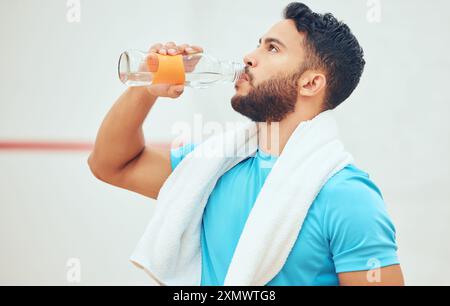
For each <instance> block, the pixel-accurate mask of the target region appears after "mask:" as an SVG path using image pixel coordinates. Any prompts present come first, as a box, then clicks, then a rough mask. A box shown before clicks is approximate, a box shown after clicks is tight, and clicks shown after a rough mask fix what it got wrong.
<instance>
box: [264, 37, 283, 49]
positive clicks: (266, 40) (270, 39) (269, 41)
mask: <svg viewBox="0 0 450 306" xmlns="http://www.w3.org/2000/svg"><path fill="white" fill-rule="evenodd" d="M261 41H262V38H260V39H259V43H260V44H261ZM273 42H274V43H277V44H279V45H280V46H282V47H283V48H285V49H287V48H286V45H285V44H283V43H282V42H281V40H279V39H277V38H273V37H267V38H266V39H265V40H264V43H266V44H269V43H273Z"/></svg>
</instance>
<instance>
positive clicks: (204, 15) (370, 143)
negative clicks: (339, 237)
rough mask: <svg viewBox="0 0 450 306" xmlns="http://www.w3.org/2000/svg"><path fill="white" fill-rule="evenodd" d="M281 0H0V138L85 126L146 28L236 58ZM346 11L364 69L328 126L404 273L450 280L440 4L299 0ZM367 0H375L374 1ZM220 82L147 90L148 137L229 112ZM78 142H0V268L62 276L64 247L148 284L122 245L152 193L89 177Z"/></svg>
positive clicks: (17, 280) (86, 132)
mask: <svg viewBox="0 0 450 306" xmlns="http://www.w3.org/2000/svg"><path fill="white" fill-rule="evenodd" d="M289 2H290V1H269V0H264V1H261V0H259V1H256V0H251V1H249V0H247V1H241V2H235V1H206V0H190V1H186V0H174V1H170V2H162V1H148V0H147V1H145V0H129V1H106V0H89V1H83V0H82V1H81V20H80V22H79V23H69V22H67V19H66V14H67V11H68V8H67V6H66V3H67V2H66V1H63V0H61V1H56V0H47V1H45V2H43V1H33V0H15V1H12V0H9V1H6V0H3V1H1V2H0V38H1V48H0V67H2V72H3V73H2V74H0V84H1V85H0V86H1V87H0V88H1V90H0V142H1V141H2V140H12V139H16V140H28V139H32V140H33V139H35V140H61V139H62V140H74V141H75V140H86V141H92V140H94V138H95V135H96V132H97V129H98V127H99V124H100V122H101V120H102V118H103V117H104V115H105V114H106V112H107V111H108V109H109V108H110V107H111V105H112V103H113V102H114V100H115V99H116V98H117V97H118V95H120V93H121V92H122V91H123V90H124V87H123V85H122V84H120V82H119V81H118V79H117V59H118V55H119V54H120V53H121V52H122V51H123V50H125V49H128V48H134V49H147V48H148V47H149V46H150V45H151V44H153V43H154V42H166V41H170V40H174V41H176V42H180V43H182V42H188V43H195V44H200V45H202V46H203V47H204V48H205V49H206V50H207V51H208V52H209V53H212V54H214V55H216V56H217V57H220V58H224V59H225V58H228V59H237V60H241V59H242V57H243V55H244V54H245V53H246V52H249V51H251V50H252V49H253V48H254V47H255V46H256V44H257V40H258V39H259V37H260V36H261V35H263V34H264V33H265V32H266V31H267V30H268V29H269V28H270V26H271V25H272V24H273V23H275V22H277V21H278V20H279V19H280V18H281V12H282V9H283V8H284V7H285V5H286V4H288V3H289ZM305 2H306V3H307V4H309V5H310V6H311V8H313V9H315V10H317V11H321V12H324V11H330V12H333V13H334V14H335V15H336V16H337V17H338V18H340V19H343V20H344V21H345V22H347V23H348V24H349V26H350V27H351V28H352V30H353V32H354V33H355V34H356V35H357V37H358V38H359V40H360V43H361V44H362V45H363V47H364V49H365V53H366V61H367V66H366V71H365V73H364V76H363V79H362V81H361V84H360V86H359V87H358V89H357V90H356V91H355V93H354V95H353V96H352V97H351V98H350V99H349V100H348V101H347V102H345V104H343V105H342V107H340V108H339V111H338V112H337V113H338V119H339V123H340V126H341V134H342V136H343V138H344V140H345V142H346V145H347V147H348V148H349V150H350V151H351V152H352V153H353V154H354V156H355V158H356V160H357V164H358V165H359V166H360V167H361V168H363V169H364V170H366V171H367V172H368V173H370V174H371V176H372V178H373V180H374V181H375V182H376V183H377V184H378V185H379V187H380V188H381V189H382V191H383V193H384V197H385V199H386V202H387V204H388V206H389V211H390V213H391V215H392V217H393V219H394V222H395V225H396V227H397V231H398V242H399V254H400V259H401V261H402V265H403V269H404V272H405V276H406V280H407V282H408V284H424V285H432V284H447V285H449V284H450V281H449V279H448V278H447V275H448V274H449V273H450V265H448V264H447V260H446V259H447V258H448V257H449V256H450V243H449V239H448V234H450V225H449V224H448V222H447V220H448V219H449V217H450V208H449V204H450V203H449V198H450V197H449V196H450V194H449V189H448V188H447V186H448V184H449V183H450V182H449V169H450V162H449V158H448V156H450V137H449V131H450V123H449V121H448V120H445V116H447V115H448V114H449V113H450V103H449V102H450V101H449V98H448V96H447V82H448V72H449V70H450V69H449V68H450V59H449V57H448V56H447V54H448V52H449V50H448V49H449V46H450V35H448V29H450V20H449V19H448V18H446V15H445V12H447V11H448V10H449V9H450V4H449V3H448V1H445V0H434V1H429V2H425V1H418V0H414V1H409V0H395V1H391V0H390V1H387V0H382V1H378V2H379V3H380V4H381V9H382V10H381V21H380V22H379V23H371V22H369V21H368V19H367V13H368V10H369V8H368V6H367V1H365V0H347V1H345V2H343V1H331V0H316V1H305ZM375 2H377V1H375ZM232 94H233V88H232V86H228V87H227V86H225V85H224V86H218V87H216V88H214V89H209V90H203V91H195V90H190V89H187V90H186V92H185V94H184V95H183V97H182V98H181V99H180V100H178V101H171V100H161V101H159V102H158V104H157V105H156V106H155V107H154V109H153V110H152V112H151V114H150V115H149V117H148V121H147V122H146V125H145V130H146V136H147V138H148V140H149V141H170V140H171V139H173V138H174V137H175V136H176V135H174V134H172V132H171V129H172V126H173V124H174V123H175V122H180V121H187V122H193V115H194V114H196V113H201V114H202V115H203V119H204V120H205V121H210V120H214V121H219V122H225V121H232V120H240V119H241V117H240V116H239V115H237V114H236V113H234V111H233V110H232V109H231V107H230V104H229V98H230V97H231V95H232ZM87 155H88V152H85V153H76V152H73V153H46V152H40V153H39V152H19V151H1V150H0V188H1V192H0V247H1V249H0V250H1V251H0V284H63V285H64V284H68V282H67V279H66V273H67V268H66V262H67V260H68V259H69V258H79V259H80V261H81V266H82V282H81V284H84V285H87V284H149V281H148V279H147V277H146V276H145V275H144V273H142V272H141V271H139V270H137V269H136V268H134V267H133V266H132V265H131V264H129V263H128V256H129V255H130V253H131V252H132V250H133V248H134V246H135V243H136V242H137V241H138V239H139V237H140V235H141V234H142V232H143V230H144V229H145V226H146V223H147V221H148V219H149V217H150V214H151V208H152V205H154V202H153V201H152V200H148V199H146V198H144V197H141V196H139V195H136V194H133V193H130V192H127V191H124V190H119V189H116V188H113V187H109V186H107V185H105V184H103V183H100V182H98V181H96V180H95V179H94V178H93V177H92V175H91V174H90V172H89V171H88V167H87V165H86V159H87Z"/></svg>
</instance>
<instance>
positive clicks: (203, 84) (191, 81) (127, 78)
mask: <svg viewBox="0 0 450 306" xmlns="http://www.w3.org/2000/svg"><path fill="white" fill-rule="evenodd" d="M120 78H121V80H122V82H123V83H125V84H126V85H127V86H130V87H137V86H149V85H151V84H152V79H153V74H152V73H151V72H133V73H126V74H125V73H124V74H121V75H120ZM223 78H224V76H223V75H222V74H220V73H214V72H191V73H186V82H185V85H186V86H189V87H192V88H200V89H201V88H207V87H209V86H210V85H212V84H214V83H217V82H220V81H221V80H222V79H223Z"/></svg>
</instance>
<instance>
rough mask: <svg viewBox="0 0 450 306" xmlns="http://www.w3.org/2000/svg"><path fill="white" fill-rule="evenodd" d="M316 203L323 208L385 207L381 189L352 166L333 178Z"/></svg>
mask: <svg viewBox="0 0 450 306" xmlns="http://www.w3.org/2000/svg"><path fill="white" fill-rule="evenodd" d="M316 202H318V206H320V207H321V208H323V209H325V208H337V209H351V210H353V209H357V208H358V207H359V208H361V207H364V208H365V209H372V208H374V206H375V208H376V207H377V206H380V205H381V206H384V201H383V196H382V193H381V191H380V189H379V188H378V187H377V185H376V184H375V183H374V182H373V181H372V179H371V178H370V176H369V174H368V173H366V172H365V171H363V170H361V169H359V168H358V167H357V166H355V165H353V164H351V165H348V166H346V167H345V168H343V169H342V170H341V171H339V172H338V173H336V174H335V175H334V176H332V177H331V178H330V179H329V180H328V182H327V183H326V184H325V185H324V186H323V188H322V189H321V191H320V192H319V194H318V196H317V198H316Z"/></svg>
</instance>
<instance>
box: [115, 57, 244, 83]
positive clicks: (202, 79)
mask: <svg viewBox="0 0 450 306" xmlns="http://www.w3.org/2000/svg"><path fill="white" fill-rule="evenodd" d="M164 56H165V57H167V56H170V55H164ZM179 57H182V58H179V60H180V64H179V66H180V67H181V68H180V69H181V72H180V71H179V72H180V73H181V74H184V76H183V78H182V80H183V81H184V84H185V86H188V87H192V88H199V89H200V88H208V87H210V86H211V85H215V84H218V83H235V82H236V81H237V80H239V78H240V77H241V75H242V74H243V73H244V69H245V65H244V64H240V63H236V62H232V61H220V60H218V59H216V58H214V57H213V56H210V55H208V54H206V53H195V54H190V55H179ZM161 59H162V58H161V55H157V54H155V53H147V52H142V51H138V50H129V51H126V52H124V53H122V54H121V56H120V59H119V78H120V80H121V81H122V83H124V84H126V85H127V86H130V87H136V86H149V85H152V84H154V83H155V80H156V73H157V72H158V69H160V68H161V67H159V63H160V62H161ZM164 59H166V58H164ZM166 80H167V78H166ZM159 83H161V82H159Z"/></svg>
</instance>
